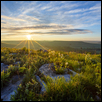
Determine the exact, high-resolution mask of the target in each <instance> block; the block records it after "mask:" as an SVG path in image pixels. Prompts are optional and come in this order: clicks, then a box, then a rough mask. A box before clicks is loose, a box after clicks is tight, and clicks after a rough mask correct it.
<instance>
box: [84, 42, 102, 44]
mask: <svg viewBox="0 0 102 102" xmlns="http://www.w3.org/2000/svg"><path fill="white" fill-rule="evenodd" d="M84 42H87V43H94V44H101V41H84Z"/></svg>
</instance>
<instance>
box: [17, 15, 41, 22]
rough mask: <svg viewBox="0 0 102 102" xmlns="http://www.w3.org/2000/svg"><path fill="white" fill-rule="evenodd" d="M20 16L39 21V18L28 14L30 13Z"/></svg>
mask: <svg viewBox="0 0 102 102" xmlns="http://www.w3.org/2000/svg"><path fill="white" fill-rule="evenodd" d="M19 17H21V18H23V19H26V20H27V19H28V20H36V21H39V19H38V18H35V17H32V16H28V15H19Z"/></svg>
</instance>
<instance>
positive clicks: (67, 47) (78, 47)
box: [1, 41, 101, 53]
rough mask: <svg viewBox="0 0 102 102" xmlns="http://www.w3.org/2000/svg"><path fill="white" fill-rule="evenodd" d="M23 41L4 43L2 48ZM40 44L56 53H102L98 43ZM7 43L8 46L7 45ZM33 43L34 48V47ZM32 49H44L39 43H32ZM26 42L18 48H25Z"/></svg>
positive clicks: (41, 42)
mask: <svg viewBox="0 0 102 102" xmlns="http://www.w3.org/2000/svg"><path fill="white" fill-rule="evenodd" d="M20 42H21V41H2V42H1V47H10V48H13V47H14V45H15V46H16V45H17V44H19V43H20ZM37 42H38V43H39V44H41V45H42V46H44V47H45V48H47V49H52V50H55V51H66V52H67V51H68V52H69V51H75V52H84V53H85V52H91V53H101V44H98V43H95V44H94V43H86V42H82V41H37ZM6 43H7V44H6ZM32 43H33V45H34V47H33V46H32ZM32 43H31V44H30V48H31V49H34V50H38V49H43V48H42V47H41V46H39V45H38V44H37V43H35V42H34V41H32ZM24 44H25V41H23V42H22V43H21V44H20V45H18V46H17V47H16V48H22V47H24ZM25 47H26V48H28V43H26V44H25Z"/></svg>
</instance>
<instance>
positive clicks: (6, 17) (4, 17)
mask: <svg viewBox="0 0 102 102" xmlns="http://www.w3.org/2000/svg"><path fill="white" fill-rule="evenodd" d="M1 18H3V19H8V20H9V19H10V20H14V21H25V20H24V19H19V18H14V17H9V16H4V15H1Z"/></svg>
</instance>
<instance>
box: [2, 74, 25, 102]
mask: <svg viewBox="0 0 102 102" xmlns="http://www.w3.org/2000/svg"><path fill="white" fill-rule="evenodd" d="M19 77H20V79H19ZM19 77H18V75H15V76H13V77H12V78H13V80H17V79H16V78H18V79H19V80H17V81H16V82H15V83H12V79H11V80H10V82H9V84H8V85H7V86H4V87H3V88H2V89H1V99H2V100H3V101H10V98H11V95H14V94H15V92H14V91H16V92H17V88H18V85H19V84H20V83H21V82H22V80H23V78H24V76H19Z"/></svg>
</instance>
